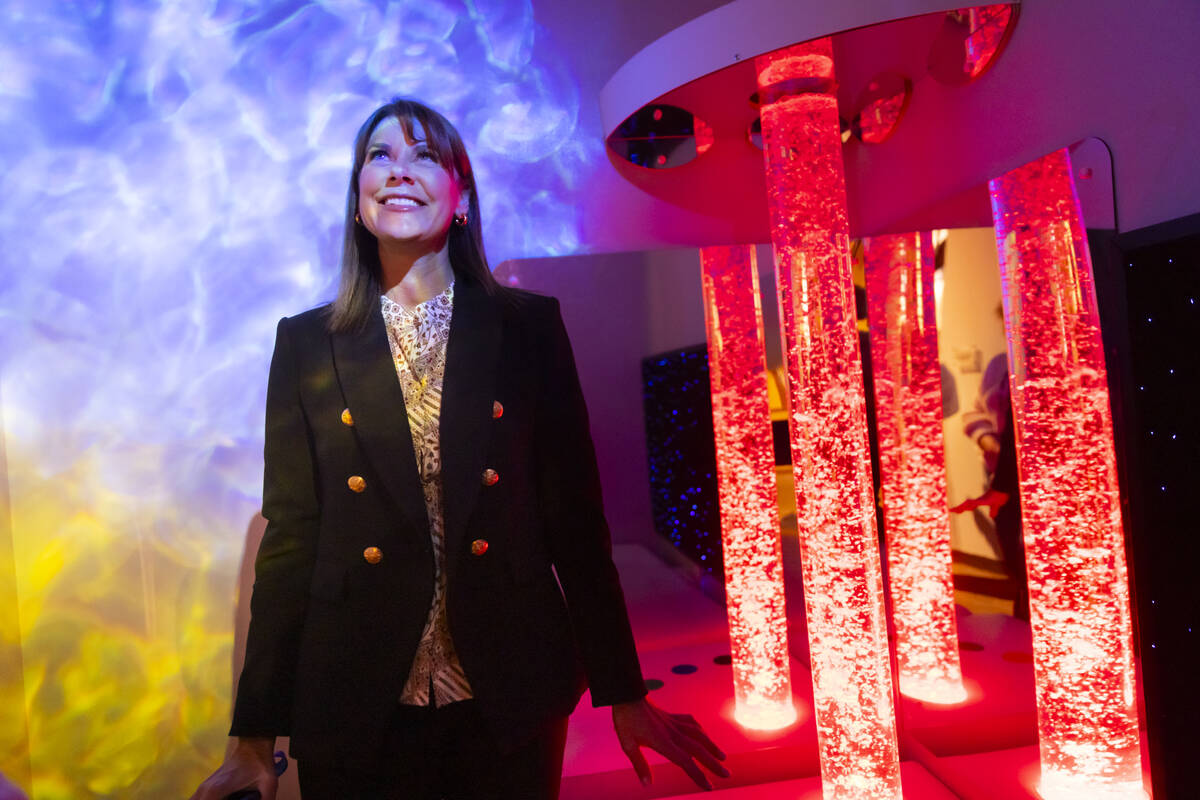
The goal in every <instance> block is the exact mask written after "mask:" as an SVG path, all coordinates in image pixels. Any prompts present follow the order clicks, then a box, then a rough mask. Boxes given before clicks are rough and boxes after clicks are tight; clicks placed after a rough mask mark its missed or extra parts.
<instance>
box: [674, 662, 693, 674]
mask: <svg viewBox="0 0 1200 800" xmlns="http://www.w3.org/2000/svg"><path fill="white" fill-rule="evenodd" d="M695 671H696V666H695V665H694V664H676V665H675V666H673V667H671V672H674V673H675V674H676V675H691V674H692V673H693V672H695Z"/></svg>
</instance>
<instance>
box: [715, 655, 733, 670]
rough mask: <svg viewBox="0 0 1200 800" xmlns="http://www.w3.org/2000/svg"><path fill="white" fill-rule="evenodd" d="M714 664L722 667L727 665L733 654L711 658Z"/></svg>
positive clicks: (730, 661)
mask: <svg viewBox="0 0 1200 800" xmlns="http://www.w3.org/2000/svg"><path fill="white" fill-rule="evenodd" d="M713 663H714V664H720V665H721V666H722V667H727V666H729V665H730V664H732V663H733V656H731V655H729V654H728V653H726V654H724V655H720V656H717V657H715V658H714V659H713Z"/></svg>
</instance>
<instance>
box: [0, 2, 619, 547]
mask: <svg viewBox="0 0 1200 800" xmlns="http://www.w3.org/2000/svg"><path fill="white" fill-rule="evenodd" d="M0 13H2V15H3V16H2V17H0V19H2V20H3V22H2V24H0V176H2V177H0V241H2V242H3V251H2V254H0V259H3V264H4V266H3V276H2V277H0V314H2V315H3V320H4V324H3V326H2V328H0V359H2V360H0V370H2V374H3V376H4V386H3V392H4V394H3V398H4V408H5V416H6V418H7V420H8V425H7V428H8V433H9V437H10V442H9V446H10V447H17V448H18V449H20V445H21V444H22V443H37V446H38V452H39V456H38V461H39V465H40V466H41V468H42V469H43V470H45V471H46V472H48V473H53V472H57V471H60V470H62V469H64V468H65V467H66V466H67V465H69V464H70V463H72V462H74V461H75V460H77V459H79V458H80V457H81V456H82V455H83V454H84V453H85V451H86V452H88V453H90V454H91V455H92V457H94V458H96V459H98V460H99V462H100V464H101V467H100V469H99V470H98V471H97V474H100V475H103V476H104V478H105V480H106V481H107V482H108V487H109V488H111V489H112V490H114V491H117V492H119V493H120V494H122V495H125V496H128V497H129V498H130V501H131V502H135V503H138V504H139V505H142V504H144V505H146V506H148V508H149V509H154V508H155V507H158V506H160V505H161V504H164V503H181V502H183V503H188V502H191V499H194V498H198V497H203V498H205V501H204V507H205V508H208V509H211V508H212V506H211V505H210V504H211V502H212V501H213V500H217V501H218V505H220V506H221V507H222V508H224V507H225V506H227V505H229V503H230V500H229V496H230V495H233V496H236V497H237V498H238V499H237V501H235V502H233V503H232V506H233V507H234V508H236V512H235V513H234V519H237V518H238V517H244V512H245V510H246V508H249V507H250V506H253V505H254V503H255V502H256V500H257V496H258V491H259V490H258V486H257V484H258V482H259V477H258V473H259V465H258V458H259V455H258V451H257V444H258V440H259V436H260V433H259V432H260V430H261V425H262V423H261V420H260V419H259V417H260V416H261V408H262V389H261V386H262V383H263V376H264V375H265V369H266V360H267V358H268V355H269V353H268V351H269V347H270V340H271V329H272V327H273V325H274V322H275V320H276V319H277V318H278V317H280V316H282V315H284V314H288V313H295V312H296V311H298V310H302V309H303V308H305V307H308V306H310V305H313V304H315V303H317V302H319V301H321V300H325V299H328V298H329V297H330V296H331V294H332V290H333V279H334V273H335V271H336V263H337V255H338V243H339V233H340V225H341V214H342V206H343V204H344V197H345V187H346V180H347V175H348V168H349V163H350V153H349V150H350V143H351V140H352V138H353V134H354V131H355V130H356V128H357V125H358V124H359V123H360V122H361V120H362V119H363V118H365V116H366V115H367V114H368V113H369V112H370V111H371V109H372V108H374V107H375V106H376V105H377V104H378V103H379V102H380V101H381V100H384V99H387V98H388V97H390V96H392V95H394V94H407V95H413V96H417V97H421V98H425V99H428V100H429V101H430V102H432V103H433V104H434V105H435V106H437V107H439V108H440V109H441V110H443V111H444V112H445V113H447V115H448V116H450V117H451V118H452V119H453V120H454V121H455V122H456V123H457V124H458V125H459V126H460V128H461V129H462V131H463V132H464V136H465V137H466V138H467V140H468V148H469V149H470V151H471V153H472V157H473V159H474V161H475V163H476V168H477V170H478V172H479V180H480V184H481V198H482V202H483V218H484V221H485V238H486V241H487V243H488V246H489V250H490V254H491V255H492V258H493V261H494V262H496V261H498V260H499V259H502V258H505V257H510V256H532V255H554V254H563V253H569V252H573V251H574V250H575V249H576V248H577V247H578V240H577V235H576V221H575V217H574V213H575V212H574V203H573V198H574V195H575V192H576V191H577V189H578V186H577V184H576V177H577V176H579V175H582V174H584V173H585V172H586V171H587V167H588V164H589V163H592V162H594V160H595V159H596V158H597V157H598V154H599V150H600V146H599V144H598V143H594V142H592V141H591V140H590V138H588V137H585V136H583V135H582V134H581V132H580V130H579V128H578V125H577V122H578V117H579V98H578V90H577V89H576V87H575V86H574V84H573V83H572V81H571V79H570V76H569V75H568V74H567V73H566V71H565V69H564V68H563V67H562V65H561V64H560V63H559V62H558V61H557V60H555V58H553V53H552V51H551V50H550V49H549V48H548V47H547V46H546V42H544V41H542V40H541V39H538V38H537V37H538V35H539V31H538V29H537V26H536V25H535V22H534V19H533V13H532V8H531V5H530V2H529V0H523V1H522V0H505V1H504V2H498V1H497V0H471V1H470V2H465V3H463V2H454V1H453V0H419V2H408V1H406V0H401V1H400V2H387V3H372V2H362V1H361V0H324V2H307V3H305V2H283V3H279V2H275V3H271V2H254V0H242V2H229V1H228V0H171V1H170V2H161V3H159V2H111V1H107V0H94V1H93V2H87V1H86V0H84V1H82V2H68V1H67V0H59V1H58V2H54V1H53V0H9V2H6V3H5V5H4V10H3V12H0ZM214 462H217V463H218V465H219V469H217V470H215V471H214V470H212V469H210V467H212V466H213V465H214ZM167 464H170V469H169V470H164V467H165V465H167ZM222 516H223V514H222ZM238 522H239V524H241V523H243V522H244V518H243V519H239V520H238Z"/></svg>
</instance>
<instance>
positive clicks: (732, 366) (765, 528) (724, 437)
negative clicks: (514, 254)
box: [700, 245, 796, 730]
mask: <svg viewBox="0 0 1200 800" xmlns="http://www.w3.org/2000/svg"><path fill="white" fill-rule="evenodd" d="M700 267H701V278H702V281H703V286H704V319H705V323H706V327H707V332H708V377H709V381H710V383H711V385H712V411H713V431H714V434H715V440H716V451H717V490H718V494H719V496H720V503H721V506H720V508H721V541H722V546H723V554H724V563H725V606H726V612H727V614H728V616H729V645H730V653H731V656H732V659H733V664H732V666H733V687H734V696H735V698H736V704H735V708H734V718H735V719H736V720H737V721H738V722H739V723H740V724H741V725H743V726H744V727H747V728H753V729H756V730H775V729H778V728H783V727H786V726H788V725H790V724H792V723H793V722H795V721H796V708H795V706H793V705H792V681H791V672H790V670H791V665H790V661H789V657H788V640H787V609H786V606H785V604H784V590H783V558H782V552H781V547H780V541H779V506H778V502H777V500H776V487H775V449H774V446H773V443H772V438H771V407H770V401H769V400H768V397H767V372H766V369H767V365H766V359H765V357H764V350H763V324H762V306H761V304H760V301H759V292H758V269H757V266H756V264H755V255H754V248H753V247H751V246H747V245H739V246H734V247H705V248H702V249H701V251H700Z"/></svg>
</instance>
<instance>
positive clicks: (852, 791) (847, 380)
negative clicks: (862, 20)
mask: <svg viewBox="0 0 1200 800" xmlns="http://www.w3.org/2000/svg"><path fill="white" fill-rule="evenodd" d="M755 67H756V70H757V73H758V86H759V94H760V100H761V104H762V105H761V114H762V132H763V154H764V157H765V161H766V171H767V200H768V207H769V209H770V220H771V240H772V242H773V243H774V245H775V270H776V272H775V279H776V288H777V290H778V292H779V306H780V312H781V314H780V316H781V318H782V321H783V333H784V353H785V360H786V362H787V369H788V385H789V387H790V392H789V394H790V397H791V407H790V415H789V418H788V428H789V432H790V434H791V449H792V468H793V471H794V473H795V477H796V516H797V523H798V525H799V530H800V560H801V568H802V570H803V575H804V599H805V605H806V610H807V612H808V635H809V644H810V651H811V658H812V676H813V703H814V706H815V711H816V727H817V739H818V743H819V747H820V754H821V777H822V788H823V792H824V796H825V798H827V800H832V799H833V798H837V800H843V799H844V798H864V799H865V798H871V800H879V799H880V798H897V800H898V798H900V796H901V792H900V770H899V762H898V758H897V747H896V724H895V709H894V705H893V702H892V679H891V673H890V671H889V664H888V640H887V625H886V620H885V616H884V606H883V581H882V577H881V575H880V563H879V549H878V539H877V532H876V529H875V503H874V491H873V488H872V485H871V459H870V451H869V447H868V444H867V416H866V397H865V394H864V391H863V378H862V361H861V359H860V355H859V348H858V327H857V319H856V314H855V309H854V285H853V282H852V278H851V274H850V257H849V244H850V237H849V230H848V227H847V223H846V190H845V176H844V172H843V168H842V142H841V136H840V134H839V129H838V114H837V99H836V98H835V96H834V94H833V91H834V79H833V57H832V48H831V45H830V41H829V39H820V40H817V41H815V42H808V43H805V44H800V45H795V46H792V47H788V48H785V49H783V50H777V51H775V52H773V53H768V54H767V55H764V56H759V57H758V59H757V60H756V62H755Z"/></svg>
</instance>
